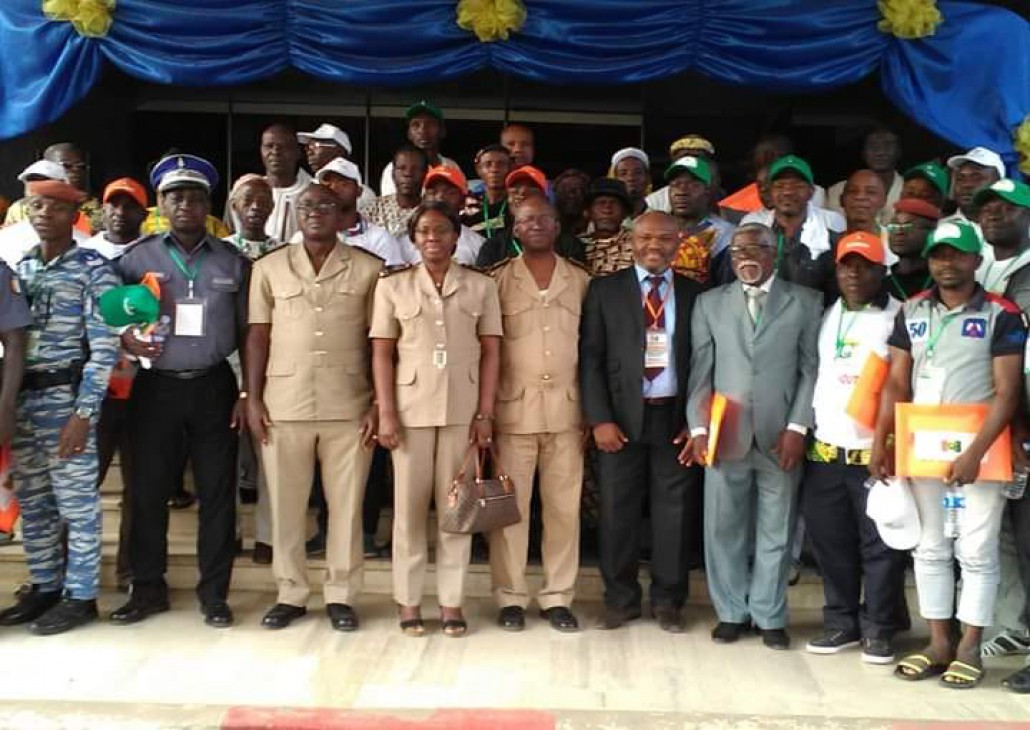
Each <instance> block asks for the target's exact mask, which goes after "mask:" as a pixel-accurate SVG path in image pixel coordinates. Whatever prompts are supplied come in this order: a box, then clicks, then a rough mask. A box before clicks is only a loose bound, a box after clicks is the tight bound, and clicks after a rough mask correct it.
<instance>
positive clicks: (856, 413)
mask: <svg viewBox="0 0 1030 730" xmlns="http://www.w3.org/2000/svg"><path fill="white" fill-rule="evenodd" d="M888 372H890V363H889V362H887V359H886V358H883V357H880V356H879V355H877V354H876V353H874V352H871V353H869V357H868V358H866V361H865V365H863V366H862V372H861V373H860V374H859V376H858V382H856V383H855V389H854V390H853V391H851V398H849V399H848V405H847V407H846V408H845V409H844V410H845V412H846V413H847V414H848V415H849V416H851V417H852V418H853V419H855V422H856V423H858V424H859V425H860V426H864V427H865V428H868V429H869V430H870V431H871V430H873V429H874V428H876V416H877V414H878V413H879V412H880V394H881V393H882V392H883V384H884V383H886V382H887V373H888Z"/></svg>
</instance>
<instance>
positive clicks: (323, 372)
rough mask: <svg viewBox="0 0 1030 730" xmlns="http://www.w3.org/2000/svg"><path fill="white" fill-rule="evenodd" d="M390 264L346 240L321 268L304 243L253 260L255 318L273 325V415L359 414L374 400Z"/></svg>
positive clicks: (328, 417) (268, 390) (269, 383)
mask: <svg viewBox="0 0 1030 730" xmlns="http://www.w3.org/2000/svg"><path fill="white" fill-rule="evenodd" d="M382 267H383V262H382V261H381V260H380V259H378V258H376V257H375V256H372V255H371V254H369V253H366V252H364V251H361V250H360V249H356V248H352V247H350V246H347V245H345V244H342V243H337V244H336V247H335V248H334V249H333V250H332V252H331V253H330V254H329V257H328V258H327V259H326V260H325V263H324V264H323V265H322V270H321V271H320V272H318V273H317V274H316V273H315V270H314V267H313V266H312V265H311V259H309V258H308V254H307V251H306V249H305V248H304V246H303V245H302V244H299V245H296V246H283V247H282V248H278V249H276V250H274V251H272V252H271V253H269V254H267V255H266V256H264V257H262V258H260V259H258V260H257V261H256V262H255V263H254V270H253V274H252V279H251V287H250V319H249V321H250V324H271V325H272V330H271V343H270V346H269V352H268V366H267V368H266V369H265V375H266V381H265V392H264V401H265V406H266V407H267V408H268V413H269V416H271V418H272V420H273V421H338V420H357V419H359V418H361V416H363V415H364V414H365V412H366V411H367V410H368V408H369V406H370V405H371V402H372V384H371V378H370V371H369V354H368V353H369V349H368V327H369V322H370V320H371V318H372V298H373V294H374V292H375V288H376V284H377V282H378V280H379V272H380V271H381V270H382Z"/></svg>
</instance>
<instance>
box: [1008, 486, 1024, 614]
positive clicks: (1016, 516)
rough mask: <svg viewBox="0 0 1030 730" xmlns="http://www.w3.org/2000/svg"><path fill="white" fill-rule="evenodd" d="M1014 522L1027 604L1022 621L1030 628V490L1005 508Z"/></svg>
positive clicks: (1020, 573) (1017, 551)
mask: <svg viewBox="0 0 1030 730" xmlns="http://www.w3.org/2000/svg"><path fill="white" fill-rule="evenodd" d="M1005 509H1007V510H1008V512H1009V519H1010V520H1011V521H1012V532H1013V535H1014V537H1015V539H1016V559H1017V560H1018V561H1019V579H1020V580H1021V581H1022V583H1023V591H1024V592H1025V593H1026V602H1025V603H1024V604H1023V614H1022V616H1020V619H1021V620H1022V622H1023V626H1030V490H1028V491H1027V493H1026V494H1024V495H1023V497H1022V499H1017V500H1009V503H1008V504H1007V505H1006V506H1005Z"/></svg>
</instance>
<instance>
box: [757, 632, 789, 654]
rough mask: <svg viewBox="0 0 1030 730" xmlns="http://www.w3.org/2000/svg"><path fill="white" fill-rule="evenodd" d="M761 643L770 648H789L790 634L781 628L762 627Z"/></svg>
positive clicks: (780, 649)
mask: <svg viewBox="0 0 1030 730" xmlns="http://www.w3.org/2000/svg"><path fill="white" fill-rule="evenodd" d="M762 643H763V644H765V645H766V646H768V647H769V648H770V649H777V650H779V651H783V650H784V649H789V648H790V635H789V634H788V633H787V632H786V631H785V630H783V629H762Z"/></svg>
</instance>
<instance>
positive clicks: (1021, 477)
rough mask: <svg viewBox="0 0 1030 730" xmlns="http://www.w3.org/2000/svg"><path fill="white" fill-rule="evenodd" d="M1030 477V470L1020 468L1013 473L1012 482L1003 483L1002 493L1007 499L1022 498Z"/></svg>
mask: <svg viewBox="0 0 1030 730" xmlns="http://www.w3.org/2000/svg"><path fill="white" fill-rule="evenodd" d="M1028 477H1030V471H1027V470H1026V469H1020V470H1019V471H1017V472H1016V473H1015V474H1013V475H1012V481H1011V482H1005V483H1004V484H1002V485H1001V494H1002V496H1003V497H1005V499H1022V498H1023V495H1024V494H1026V482H1027V478H1028Z"/></svg>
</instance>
